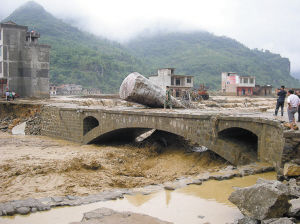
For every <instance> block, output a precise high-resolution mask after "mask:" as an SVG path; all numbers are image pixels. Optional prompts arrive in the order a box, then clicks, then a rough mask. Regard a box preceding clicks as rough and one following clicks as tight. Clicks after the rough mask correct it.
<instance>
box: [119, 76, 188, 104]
mask: <svg viewBox="0 0 300 224" xmlns="http://www.w3.org/2000/svg"><path fill="white" fill-rule="evenodd" d="M119 94H120V97H121V99H123V100H126V101H131V102H136V103H140V104H143V105H146V106H149V107H163V106H164V101H165V91H164V90H163V89H162V88H160V87H159V86H157V85H155V84H154V83H152V82H151V81H150V80H149V79H147V78H145V77H144V76H142V75H141V74H139V73H138V72H133V73H131V74H129V75H128V76H127V77H126V78H125V79H124V80H123V82H122V84H121V86H120V92H119ZM171 98H172V105H173V107H177V108H183V107H184V106H183V105H182V104H181V103H180V102H179V101H178V100H176V99H175V98H174V97H171Z"/></svg>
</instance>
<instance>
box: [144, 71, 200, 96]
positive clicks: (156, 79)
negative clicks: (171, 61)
mask: <svg viewBox="0 0 300 224" xmlns="http://www.w3.org/2000/svg"><path fill="white" fill-rule="evenodd" d="M174 71H175V68H160V69H158V70H157V75H151V76H149V80H150V81H151V82H153V83H154V84H156V85H158V86H160V87H161V88H162V89H164V90H165V89H166V86H170V89H171V91H172V95H173V96H174V97H181V96H182V95H183V94H184V93H185V92H186V91H190V90H191V89H192V88H193V86H194V76H192V75H176V74H175V73H174Z"/></svg>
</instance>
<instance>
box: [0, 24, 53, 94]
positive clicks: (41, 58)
mask: <svg viewBox="0 0 300 224" xmlns="http://www.w3.org/2000/svg"><path fill="white" fill-rule="evenodd" d="M39 37H40V34H39V33H37V32H35V31H30V32H29V31H28V28H27V26H21V25H17V24H16V23H14V22H12V21H9V22H5V23H0V91H2V94H3V91H4V92H5V91H6V90H9V91H14V92H16V93H17V94H18V95H19V96H20V97H34V98H48V97H49V53H50V46H48V45H42V44H39V43H38V39H39Z"/></svg>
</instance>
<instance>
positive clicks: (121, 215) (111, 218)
mask: <svg viewBox="0 0 300 224" xmlns="http://www.w3.org/2000/svg"><path fill="white" fill-rule="evenodd" d="M98 223H99V224H100V223H103V224H105V223H107V224H108V223H110V224H113V223H122V224H139V223H151V224H172V223H171V222H167V221H162V220H160V219H158V218H155V217H151V216H148V215H144V214H139V213H133V212H117V211H114V210H112V209H109V208H98V209H96V210H93V211H90V212H87V213H84V216H83V218H82V220H81V222H72V223H70V224H98Z"/></svg>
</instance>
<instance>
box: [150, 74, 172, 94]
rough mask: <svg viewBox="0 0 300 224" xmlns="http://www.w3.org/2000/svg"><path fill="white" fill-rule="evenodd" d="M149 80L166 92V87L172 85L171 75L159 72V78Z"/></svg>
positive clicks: (154, 77)
mask: <svg viewBox="0 0 300 224" xmlns="http://www.w3.org/2000/svg"><path fill="white" fill-rule="evenodd" d="M149 80H150V81H151V82H153V83H154V84H155V85H157V86H159V87H160V88H162V89H163V90H166V86H170V85H171V73H168V72H159V73H158V75H157V76H150V77H149Z"/></svg>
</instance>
